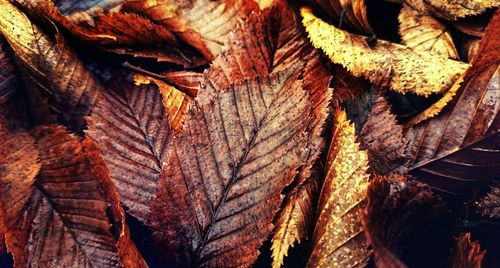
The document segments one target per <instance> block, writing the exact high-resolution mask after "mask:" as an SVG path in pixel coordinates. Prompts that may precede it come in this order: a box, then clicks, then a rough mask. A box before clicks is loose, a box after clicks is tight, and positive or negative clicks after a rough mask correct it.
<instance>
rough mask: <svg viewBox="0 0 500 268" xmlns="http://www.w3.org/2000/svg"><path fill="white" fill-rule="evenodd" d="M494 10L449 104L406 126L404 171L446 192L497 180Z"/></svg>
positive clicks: (499, 25) (497, 33) (499, 48)
mask: <svg viewBox="0 0 500 268" xmlns="http://www.w3.org/2000/svg"><path fill="white" fill-rule="evenodd" d="M499 44H500V11H497V12H496V14H495V16H494V18H493V20H492V21H491V23H490V25H489V26H488V28H487V29H486V33H485V35H484V37H483V40H482V43H481V47H480V48H479V52H478V55H477V57H476V58H475V59H474V60H473V62H472V67H471V68H470V69H469V70H468V71H467V73H466V74H465V78H464V82H463V83H462V85H461V87H460V88H459V89H458V92H457V95H456V96H455V97H454V99H453V100H452V102H451V103H450V104H448V106H447V107H445V108H444V110H443V111H442V112H441V113H440V114H439V115H438V116H436V117H433V118H431V119H429V120H427V121H424V122H423V123H421V124H419V125H417V126H415V127H413V128H410V129H409V130H408V132H407V134H406V138H407V139H408V140H409V141H410V143H409V146H408V152H409V153H410V154H411V155H412V161H410V163H409V164H408V165H409V167H410V172H411V173H412V174H414V175H415V176H416V177H417V179H419V180H422V181H424V182H426V183H428V184H429V185H430V186H431V187H433V188H435V189H437V190H440V191H443V192H448V193H462V194H464V193H470V192H471V190H472V189H473V187H474V186H477V185H478V184H482V183H484V182H485V181H489V180H490V179H491V178H496V177H499V176H500V164H499V163H498V161H497V159H498V158H499V157H500V154H499V152H500V138H499V135H500V115H499V108H500V91H499V90H498V88H499V87H500V67H499V66H500V45H499Z"/></svg>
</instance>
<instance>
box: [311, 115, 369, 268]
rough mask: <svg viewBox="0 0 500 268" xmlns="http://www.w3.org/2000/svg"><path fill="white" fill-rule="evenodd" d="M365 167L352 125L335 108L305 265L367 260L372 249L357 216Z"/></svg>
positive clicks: (354, 263)
mask: <svg viewBox="0 0 500 268" xmlns="http://www.w3.org/2000/svg"><path fill="white" fill-rule="evenodd" d="M367 169H368V155H367V153H366V152H365V151H362V150H360V148H359V144H358V143H356V134H355V128H354V125H352V124H351V123H350V122H349V121H348V120H347V116H346V114H345V112H343V111H340V110H337V111H336V113H335V126H334V130H333V138H332V143H331V145H330V150H329V152H328V158H327V165H326V176H325V182H324V184H323V188H322V189H321V195H320V197H319V204H318V219H317V222H316V226H315V228H314V234H313V238H312V253H311V256H310V258H309V261H308V264H307V266H308V267H333V266H339V267H364V265H366V263H367V262H368V260H369V258H370V255H371V252H370V250H368V245H367V243H366V240H365V236H364V234H363V226H362V225H361V219H360V217H361V213H362V210H363V209H364V205H365V204H366V202H365V201H366V187H367V186H368V178H369V174H368V173H367Z"/></svg>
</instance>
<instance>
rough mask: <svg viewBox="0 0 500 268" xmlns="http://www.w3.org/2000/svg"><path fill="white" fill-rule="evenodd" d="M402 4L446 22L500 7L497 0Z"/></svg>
mask: <svg viewBox="0 0 500 268" xmlns="http://www.w3.org/2000/svg"><path fill="white" fill-rule="evenodd" d="M404 2H405V3H406V4H407V5H409V6H411V7H412V8H414V9H416V10H418V11H419V12H420V13H422V14H425V15H428V14H432V15H435V16H438V17H441V18H444V19H447V20H456V19H458V18H463V17H465V16H471V15H478V14H481V13H483V12H484V11H486V10H487V9H489V8H494V7H498V6H499V5H500V3H498V1H497V0H484V1H475V0H456V1H441V0H405V1H404Z"/></svg>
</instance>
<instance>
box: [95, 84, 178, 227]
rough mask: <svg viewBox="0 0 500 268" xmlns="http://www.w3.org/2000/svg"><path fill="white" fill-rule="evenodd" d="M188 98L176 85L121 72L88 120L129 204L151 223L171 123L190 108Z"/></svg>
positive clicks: (114, 180) (129, 209)
mask: <svg viewBox="0 0 500 268" xmlns="http://www.w3.org/2000/svg"><path fill="white" fill-rule="evenodd" d="M160 91H161V92H160ZM167 91H168V92H167ZM162 94H163V98H162ZM164 102H165V103H166V104H167V105H166V106H164V105H163V103H164ZM187 102H188V98H187V97H186V96H185V94H184V93H182V92H179V91H177V90H176V89H175V88H166V89H161V90H159V89H158V88H157V87H156V86H155V85H143V86H134V85H133V84H132V83H130V82H128V81H125V80H124V79H123V78H122V77H120V75H117V76H116V77H114V79H113V82H112V83H111V84H110V85H108V86H107V89H106V90H105V91H104V92H103V93H102V97H100V98H99V100H98V102H97V104H96V106H95V110H94V112H93V113H92V116H90V117H89V119H88V121H89V130H87V135H88V136H89V137H92V138H93V139H95V140H96V141H97V142H98V143H99V145H100V148H101V151H102V153H103V158H104V161H105V163H106V165H107V166H108V168H109V170H110V175H111V179H112V180H113V182H114V183H115V186H116V189H117V190H118V193H119V194H120V197H121V199H122V202H123V204H124V205H125V206H126V207H127V208H128V212H129V213H130V214H131V215H133V216H134V217H136V218H138V219H139V220H141V221H143V222H146V223H148V222H149V204H150V202H151V200H152V198H153V197H154V196H155V194H156V189H157V184H156V182H157V180H158V177H159V176H160V172H161V168H162V164H163V162H164V161H165V160H166V152H167V148H168V144H169V141H170V140H171V136H172V125H171V124H177V123H178V120H176V119H175V118H178V117H177V116H176V115H177V114H178V113H181V114H183V113H184V112H185V110H186V109H187ZM179 120H180V119H179Z"/></svg>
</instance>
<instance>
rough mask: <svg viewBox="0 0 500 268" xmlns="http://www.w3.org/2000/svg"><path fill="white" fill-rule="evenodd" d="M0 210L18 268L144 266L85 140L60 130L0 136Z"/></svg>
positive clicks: (115, 198) (105, 176)
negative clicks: (47, 267)
mask: <svg viewBox="0 0 500 268" xmlns="http://www.w3.org/2000/svg"><path fill="white" fill-rule="evenodd" d="M0 144H1V146H0V148H1V149H0V166H1V168H0V173H1V174H0V186H1V187H0V189H1V190H0V210H1V211H2V213H0V214H2V215H3V225H4V227H5V229H4V230H3V231H4V232H5V234H6V238H7V239H6V242H7V246H8V249H9V251H11V252H12V253H13V256H14V262H15V265H16V266H20V267H46V266H58V267H95V266H99V267H147V265H146V263H145V262H144V260H143V259H142V257H141V256H140V255H139V253H138V251H137V249H136V248H135V245H134V244H133V243H132V241H131V240H130V237H129V235H128V227H127V226H126V224H125V213H124V212H123V210H122V209H121V207H120V204H119V199H118V195H117V194H116V191H115V190H114V188H113V186H112V183H111V181H110V179H109V177H108V174H107V169H106V167H105V166H104V163H103V162H102V159H101V158H100V153H99V151H98V149H97V148H96V146H95V145H94V144H93V142H92V141H91V140H88V139H86V140H84V141H80V139H79V138H78V137H76V136H73V135H71V134H69V133H68V132H67V131H66V130H64V129H63V128H62V127H58V126H48V127H39V128H37V129H36V130H35V131H34V132H33V135H30V134H29V133H27V132H26V131H23V130H19V131H17V132H15V133H9V132H4V133H2V137H1V138H0Z"/></svg>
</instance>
